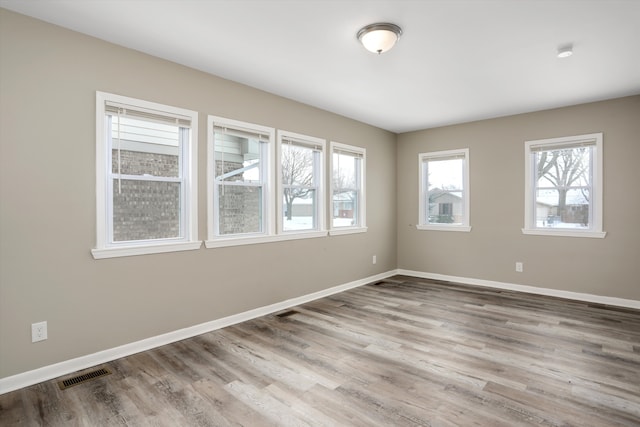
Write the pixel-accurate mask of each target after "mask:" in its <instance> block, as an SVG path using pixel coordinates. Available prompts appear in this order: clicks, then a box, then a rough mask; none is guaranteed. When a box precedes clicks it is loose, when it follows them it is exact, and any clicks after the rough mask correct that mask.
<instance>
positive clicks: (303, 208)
mask: <svg viewBox="0 0 640 427" xmlns="http://www.w3.org/2000/svg"><path fill="white" fill-rule="evenodd" d="M324 147H325V141H324V140H322V139H319V138H314V137H310V136H306V135H300V134H296V133H292V132H286V131H278V158H279V162H278V176H279V182H280V185H279V189H278V193H279V194H278V198H279V200H280V203H279V204H278V230H279V232H281V233H283V234H287V235H293V234H300V235H302V234H303V233H304V236H305V237H308V236H309V234H310V233H313V232H319V233H320V234H319V235H326V231H324V232H323V230H324V229H325V225H324V216H325V215H324V206H325V205H324V203H323V200H324V197H325V196H324V191H323V188H324V185H323V183H324V176H323V173H322V171H323V160H324Z"/></svg>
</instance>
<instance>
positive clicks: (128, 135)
mask: <svg viewBox="0 0 640 427" xmlns="http://www.w3.org/2000/svg"><path fill="white" fill-rule="evenodd" d="M96 116H97V119H96V169H97V170H96V192H97V197H96V200H97V239H96V240H97V245H96V246H97V247H96V248H95V249H93V250H92V254H93V256H94V258H96V259H98V258H110V257H116V256H127V255H140V254H147V253H157V252H167V251H177V250H189V249H197V248H199V247H200V245H201V242H199V241H197V229H198V227H197V170H196V162H195V158H196V147H197V143H196V141H195V135H197V124H198V116H197V113H196V112H194V111H190V110H184V109H180V108H175V107H170V106H166V105H161V104H156V103H152V102H147V101H141V100H138V99H133V98H127V97H123V96H119V95H112V94H108V93H102V92H97V93H96Z"/></svg>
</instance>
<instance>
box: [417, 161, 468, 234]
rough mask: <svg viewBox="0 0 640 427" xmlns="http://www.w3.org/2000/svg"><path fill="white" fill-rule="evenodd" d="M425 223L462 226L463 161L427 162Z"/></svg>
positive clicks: (463, 213)
mask: <svg viewBox="0 0 640 427" xmlns="http://www.w3.org/2000/svg"><path fill="white" fill-rule="evenodd" d="M426 171H427V177H426V179H427V187H428V193H427V195H428V197H427V199H428V202H427V203H428V206H427V223H429V224H462V223H463V221H464V215H465V212H464V203H463V200H464V199H463V196H464V194H463V178H464V159H442V160H429V161H427V167H426Z"/></svg>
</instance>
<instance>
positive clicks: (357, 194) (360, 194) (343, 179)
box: [330, 142, 367, 234]
mask: <svg viewBox="0 0 640 427" xmlns="http://www.w3.org/2000/svg"><path fill="white" fill-rule="evenodd" d="M365 162H366V150H365V149H364V148H360V147H354V146H351V145H346V144H340V143H337V142H331V229H330V234H343V233H357V232H364V231H366V230H367V227H366V216H365V212H366V203H365V195H366V193H365V170H366V164H365Z"/></svg>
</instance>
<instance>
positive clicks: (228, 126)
mask: <svg viewBox="0 0 640 427" xmlns="http://www.w3.org/2000/svg"><path fill="white" fill-rule="evenodd" d="M208 132H209V138H208V153H207V167H208V168H207V184H208V186H207V188H208V189H207V195H208V201H207V205H208V207H207V213H208V218H207V219H208V240H207V241H206V242H205V243H206V245H207V247H215V246H225V245H227V244H229V241H230V240H231V241H233V240H244V241H245V243H252V242H255V241H259V240H260V239H261V238H264V237H268V236H271V235H273V234H274V229H273V226H272V218H273V201H272V198H273V194H272V180H271V172H272V170H273V167H272V162H273V160H272V159H273V141H274V136H275V130H274V129H273V128H269V127H265V126H260V125H254V124H251V123H245V122H240V121H237V120H231V119H225V118H221V117H213V116H209V120H208ZM232 244H237V243H232Z"/></svg>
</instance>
